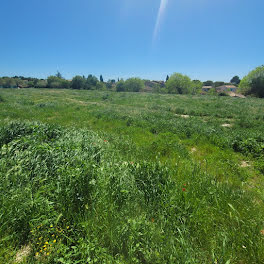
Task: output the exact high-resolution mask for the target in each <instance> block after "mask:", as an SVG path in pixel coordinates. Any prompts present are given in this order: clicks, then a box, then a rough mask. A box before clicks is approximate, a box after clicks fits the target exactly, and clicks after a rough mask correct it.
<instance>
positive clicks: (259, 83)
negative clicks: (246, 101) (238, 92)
mask: <svg viewBox="0 0 264 264" xmlns="http://www.w3.org/2000/svg"><path fill="white" fill-rule="evenodd" d="M250 92H251V94H254V95H256V96H257V97H260V98H264V77H257V78H255V79H253V80H252V84H251V91H250Z"/></svg>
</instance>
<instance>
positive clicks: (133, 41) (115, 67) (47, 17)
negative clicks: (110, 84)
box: [0, 0, 264, 81]
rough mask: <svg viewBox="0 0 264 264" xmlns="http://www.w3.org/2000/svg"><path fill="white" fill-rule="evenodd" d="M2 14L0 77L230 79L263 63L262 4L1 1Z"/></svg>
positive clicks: (244, 0)
mask: <svg viewBox="0 0 264 264" xmlns="http://www.w3.org/2000/svg"><path fill="white" fill-rule="evenodd" d="M159 10H160V12H159ZM0 11H1V12H0V34H1V41H0V76H13V75H24V76H34V77H41V78H46V77H47V76H48V75H51V74H54V73H56V71H57V70H59V71H60V72H61V73H62V75H63V76H64V77H65V78H67V79H70V78H72V76H74V75H77V74H80V75H88V74H90V73H92V74H95V75H97V76H99V75H100V74H102V75H103V76H104V79H108V78H118V77H120V78H121V77H123V78H127V77H132V76H138V77H141V78H148V79H164V78H165V77H166V75H167V74H171V73H173V72H181V73H184V74H187V75H189V76H190V77H191V78H192V79H201V80H208V79H212V80H214V81H217V80H224V81H229V80H230V79H231V77H233V76H234V75H239V76H240V77H243V76H244V75H245V74H247V73H248V71H250V70H251V69H253V68H255V67H256V66H259V65H262V64H264V1H263V0H162V4H161V1H160V0H23V1H22V0H1V7H0ZM158 13H160V14H159V15H158ZM157 20H158V21H157Z"/></svg>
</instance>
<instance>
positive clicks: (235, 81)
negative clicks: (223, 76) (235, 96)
mask: <svg viewBox="0 0 264 264" xmlns="http://www.w3.org/2000/svg"><path fill="white" fill-rule="evenodd" d="M230 82H231V83H233V84H237V85H238V84H239V83H240V78H239V77H238V76H237V75H236V76H234V77H233V78H232V79H231V80H230Z"/></svg>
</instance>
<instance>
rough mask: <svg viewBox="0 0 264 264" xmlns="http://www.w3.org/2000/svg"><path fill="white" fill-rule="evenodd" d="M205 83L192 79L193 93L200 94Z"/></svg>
mask: <svg viewBox="0 0 264 264" xmlns="http://www.w3.org/2000/svg"><path fill="white" fill-rule="evenodd" d="M202 87H203V83H202V82H201V81H199V80H193V81H192V90H193V91H192V94H198V93H200V92H201V91H202Z"/></svg>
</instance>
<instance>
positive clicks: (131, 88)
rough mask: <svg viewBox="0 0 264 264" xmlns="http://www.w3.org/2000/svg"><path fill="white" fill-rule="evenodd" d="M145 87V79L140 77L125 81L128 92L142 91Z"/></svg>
mask: <svg viewBox="0 0 264 264" xmlns="http://www.w3.org/2000/svg"><path fill="white" fill-rule="evenodd" d="M143 89H144V81H143V80H141V79H140V78H129V79H127V80H126V81H125V90H126V91H128V92H140V91H142V90H143Z"/></svg>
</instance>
